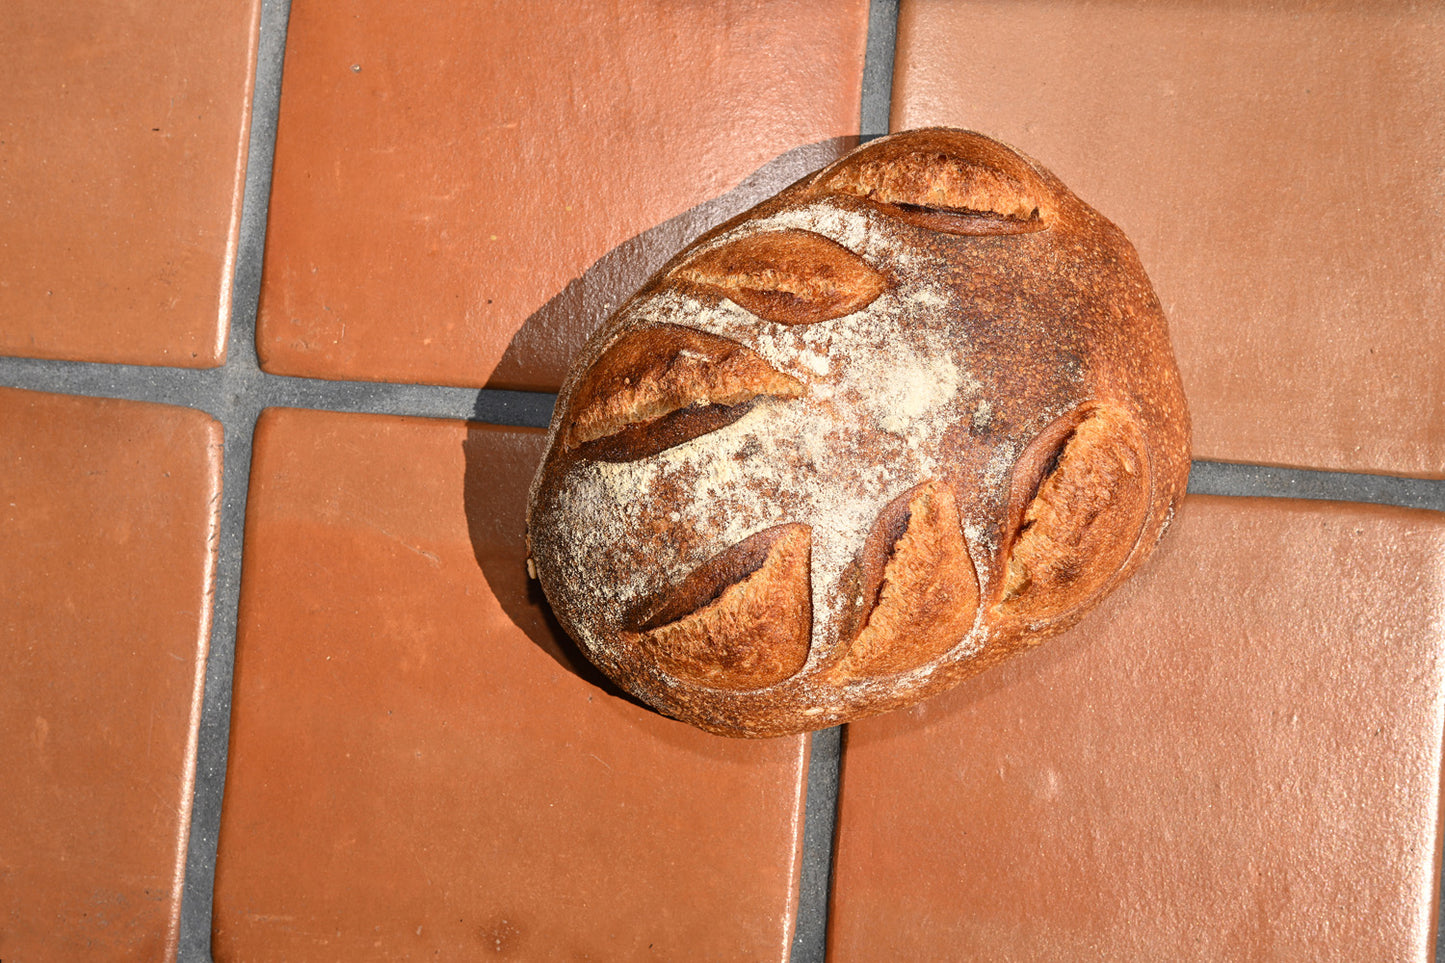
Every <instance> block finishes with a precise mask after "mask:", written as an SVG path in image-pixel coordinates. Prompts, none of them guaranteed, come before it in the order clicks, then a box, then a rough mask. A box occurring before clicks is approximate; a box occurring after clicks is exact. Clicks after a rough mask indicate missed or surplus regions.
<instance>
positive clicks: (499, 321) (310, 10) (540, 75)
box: [257, 0, 868, 391]
mask: <svg viewBox="0 0 1445 963" xmlns="http://www.w3.org/2000/svg"><path fill="white" fill-rule="evenodd" d="M867 17H868V4H867V2H866V0H846V2H844V3H838V4H829V5H826V6H823V7H820V6H819V5H818V4H816V3H809V2H806V0H784V2H780V3H771V4H766V5H760V4H756V3H753V2H741V0H738V2H724V3H715V4H706V5H699V4H682V5H649V4H638V3H622V4H597V3H586V4H574V3H566V2H561V0H548V2H542V3H529V4H525V5H518V4H485V5H461V6H459V5H457V4H452V3H443V2H430V0H429V2H423V3H414V4H402V5H398V4H394V3H387V2H382V0H348V2H344V3H330V2H320V0H295V2H294V3H293V4H292V7H291V20H290V26H289V34H288V42H287V50H286V68H285V78H284V82H283V88H282V95H281V115H280V123H279V128H278V133H277V140H276V160H275V172H274V180H273V187H272V194H271V207H270V224H269V230H268V238H267V248H266V259H265V269H264V275H263V281H262V285H263V287H262V294H261V314H260V325H259V330H258V334H257V347H258V351H259V352H260V355H261V359H262V364H263V367H265V369H266V370H267V371H271V372H275V373H279V374H292V375H306V376H311V377H330V378H349V379H361V380H394V381H417V382H425V383H433V384H448V385H482V384H484V383H487V382H488V380H489V379H490V380H491V383H492V385H493V386H495V387H514V388H529V389H540V390H548V391H551V390H556V388H557V387H558V386H559V385H560V383H561V379H562V376H563V374H564V372H565V367H566V363H567V362H568V360H570V356H571V353H572V351H573V350H575V348H576V346H577V344H578V343H579V341H580V339H581V337H583V336H584V335H585V334H586V333H587V332H588V331H589V330H590V324H588V323H583V322H578V321H575V320H569V318H568V317H567V316H566V315H571V314H575V313H576V310H577V307H578V306H577V305H576V304H575V303H574V304H571V305H569V310H568V311H567V312H562V314H563V315H564V316H562V317H557V316H555V315H556V314H557V312H553V314H552V315H543V316H540V317H534V315H536V314H537V312H539V310H540V309H542V308H543V307H544V306H546V305H547V304H548V302H549V299H552V298H554V296H557V295H559V294H561V293H562V292H563V291H564V289H566V288H567V287H568V285H569V284H571V283H573V282H576V281H577V280H579V279H581V278H582V277H583V275H584V274H585V273H586V272H588V270H589V267H591V266H592V265H593V264H594V262H597V261H598V260H599V259H600V258H603V257H604V256H606V255H609V254H611V255H612V256H613V258H614V260H616V259H620V260H621V261H622V262H624V263H621V264H613V265H610V266H606V267H605V268H604V272H603V273H604V274H607V275H609V276H612V275H616V276H617V278H618V280H616V281H607V280H606V279H605V278H603V279H597V278H594V279H593V280H594V281H598V283H595V284H592V285H590V286H588V288H587V290H585V291H582V292H579V291H577V290H576V289H574V290H573V294H574V295H575V294H585V298H584V300H585V301H586V304H585V305H584V312H585V314H586V318H587V319H591V318H594V317H597V316H601V315H605V314H606V313H608V310H609V309H610V307H611V306H615V304H617V303H620V300H621V299H623V298H625V297H626V296H628V295H630V294H631V293H632V291H633V290H634V289H635V288H636V286H637V284H638V282H640V281H641V280H642V279H644V278H645V277H646V275H647V273H649V271H650V270H651V269H652V268H655V267H656V266H658V265H660V263H661V260H662V259H665V257H667V256H670V255H671V254H673V253H676V251H677V250H679V249H680V248H681V247H682V246H683V245H684V244H685V243H686V242H687V241H689V240H691V238H692V237H693V236H695V235H696V234H697V233H699V232H701V231H702V230H703V229H704V228H705V227H708V226H710V225H711V224H713V223H716V222H717V221H718V220H721V219H723V218H724V217H726V216H728V215H730V214H731V213H734V212H736V211H738V210H741V209H743V208H745V207H747V206H749V205H750V204H751V203H753V202H755V201H757V200H760V199H762V198H764V197H767V196H769V195H771V194H772V193H774V192H776V191H777V190H778V189H780V188H781V187H783V186H785V185H786V184H787V183H788V182H789V181H791V180H792V179H795V178H797V177H798V176H801V175H802V174H803V173H805V172H806V171H809V170H812V169H816V168H817V167H820V166H822V165H823V164H825V163H827V162H828V161H830V160H832V159H834V158H836V157H837V156H838V155H839V153H840V152H841V151H842V150H843V149H844V148H845V147H846V145H845V144H839V143H836V142H835V141H836V139H839V138H848V137H852V136H854V135H856V134H857V132H858V123H859V119H858V118H859V106H858V105H859V91H860V87H861V83H862V73H863V59H864V47H865V40H866V33H867ZM810 145H811V146H810ZM794 151H802V152H803V154H804V155H805V156H802V157H797V156H793V153H792V152H794ZM755 172H757V173H758V174H760V175H761V176H758V177H753V178H752V179H751V181H750V182H749V183H748V184H747V185H746V186H745V188H744V189H742V190H741V192H740V193H736V192H734V193H732V194H731V196H729V197H728V198H727V201H726V203H723V204H721V205H719V204H717V203H715V202H716V201H717V199H719V198H722V197H723V196H724V195H729V193H730V192H733V191H734V187H735V185H738V184H739V182H740V181H743V180H744V179H746V178H749V176H750V175H753V174H754V173H755ZM678 218H680V219H681V220H680V221H679V222H677V223H671V224H669V222H671V221H672V220H673V219H678ZM663 225H667V227H665V229H664V231H663V235H664V236H663V237H660V238H659V237H652V236H649V234H648V232H650V231H653V230H655V229H657V228H658V227H659V226H663ZM618 248H623V250H621V251H618V250H617V249H618ZM619 271H620V274H618V273H617V272H619ZM590 323H595V321H591V322H590ZM518 339H519V340H518ZM509 354H510V356H508V355H509Z"/></svg>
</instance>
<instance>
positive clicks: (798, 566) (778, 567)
mask: <svg viewBox="0 0 1445 963" xmlns="http://www.w3.org/2000/svg"><path fill="white" fill-rule="evenodd" d="M811 550H812V532H811V530H810V529H809V528H808V526H806V525H797V524H792V525H781V526H779V527H777V528H773V529H769V530H767V531H764V532H759V533H758V534H756V535H754V536H752V537H751V538H748V539H745V540H744V541H742V542H739V543H738V544H737V545H735V546H733V547H732V548H730V549H727V550H726V551H724V552H723V553H722V554H721V555H719V556H717V557H715V558H712V559H710V560H709V561H708V562H707V563H706V564H704V565H703V566H702V567H700V568H699V569H698V570H697V571H695V572H693V573H692V575H690V576H689V577H688V578H687V579H685V580H684V581H683V583H682V584H681V585H679V586H678V587H677V588H676V589H675V590H673V591H670V592H668V593H667V594H666V595H665V596H664V597H662V598H660V599H656V600H651V601H649V602H648V603H645V604H644V606H643V608H642V611H644V612H645V611H649V610H651V611H652V614H651V615H650V616H649V617H646V618H641V619H638V620H637V622H638V628H637V629H636V631H628V632H624V633H623V638H624V639H625V640H626V641H628V642H630V643H633V644H636V645H639V646H640V647H641V648H643V649H644V650H646V651H647V652H649V653H651V654H652V656H653V657H654V658H656V659H657V660H658V664H659V665H661V666H662V667H663V668H664V669H666V670H667V671H668V672H669V673H670V674H671V675H673V676H674V677H676V678H679V679H687V680H689V681H692V682H697V683H700V684H703V685H711V686H716V687H718V688H722V689H758V688H762V687H763V686H767V685H772V684H773V683H775V682H781V681H782V680H784V679H786V678H788V677H789V676H791V675H793V674H794V673H796V672H797V671H798V670H799V669H801V668H802V667H803V663H804V662H805V661H807V658H808V639H809V636H810V634H811V628H812V621H813V613H812V606H811V596H810V594H809V591H808V562H809V556H810V552H811Z"/></svg>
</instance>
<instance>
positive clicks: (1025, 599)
mask: <svg viewBox="0 0 1445 963" xmlns="http://www.w3.org/2000/svg"><path fill="white" fill-rule="evenodd" d="M1081 414H1082V418H1081V419H1080V420H1078V421H1077V424H1075V425H1074V426H1073V429H1072V431H1068V425H1067V421H1065V422H1062V427H1063V430H1064V431H1065V432H1067V434H1065V435H1064V436H1063V437H1062V439H1060V437H1059V435H1060V434H1061V432H1060V431H1059V427H1058V426H1057V425H1056V427H1055V428H1053V429H1050V430H1046V431H1045V432H1044V433H1043V434H1042V435H1040V438H1039V440H1038V441H1037V442H1036V443H1035V444H1034V445H1031V446H1030V450H1026V451H1025V452H1024V455H1023V456H1021V457H1020V459H1019V467H1018V468H1016V469H1015V471H1016V474H1015V486H1014V499H1013V500H1014V505H1015V507H1014V510H1013V513H1014V514H1015V516H1016V529H1015V535H1014V537H1013V540H1012V543H1011V544H1010V546H1009V549H1008V553H1007V563H1006V568H1005V570H1004V577H1003V586H1002V590H1001V592H1000V595H999V601H998V603H997V610H998V612H999V614H1000V615H1001V616H1003V617H1005V618H1010V619H1017V620H1019V621H1021V622H1024V623H1025V624H1028V625H1030V626H1041V625H1043V624H1046V623H1048V622H1050V621H1053V620H1055V619H1058V618H1059V617H1061V616H1064V615H1067V614H1069V613H1070V612H1071V611H1073V610H1075V609H1078V608H1079V607H1080V606H1083V605H1085V604H1087V603H1088V602H1089V601H1090V600H1092V599H1093V598H1094V596H1095V595H1097V594H1098V593H1099V592H1100V591H1102V590H1103V589H1104V588H1106V587H1107V586H1108V584H1109V583H1110V582H1111V581H1113V579H1114V577H1115V576H1116V575H1117V574H1118V573H1119V570H1120V569H1121V568H1122V567H1123V566H1124V564H1125V562H1127V561H1128V559H1129V556H1130V555H1131V554H1132V553H1133V551H1134V546H1135V544H1136V543H1137V542H1138V540H1139V533H1140V531H1141V530H1142V529H1143V527H1144V521H1145V518H1146V516H1147V514H1148V512H1149V494H1150V492H1149V476H1148V467H1149V466H1148V456H1147V454H1146V453H1145V448H1144V440H1143V437H1142V436H1141V435H1140V433H1139V426H1138V424H1137V423H1136V422H1135V421H1134V419H1133V418H1131V417H1130V416H1129V414H1128V413H1127V412H1126V411H1124V410H1123V409H1122V408H1118V407H1116V406H1113V405H1099V406H1096V407H1091V408H1089V409H1087V410H1085V411H1083V412H1082V413H1081ZM1073 418H1079V415H1075V416H1073ZM1051 454H1052V456H1053V457H1050V456H1051ZM1030 489H1033V490H1034V492H1035V493H1034V494H1033V495H1032V497H1031V498H1028V494H1029V490H1030ZM1025 498H1027V499H1028V500H1027V506H1026V507H1023V510H1022V512H1019V507H1021V506H1023V505H1024V500H1025Z"/></svg>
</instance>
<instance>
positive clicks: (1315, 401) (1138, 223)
mask: <svg viewBox="0 0 1445 963" xmlns="http://www.w3.org/2000/svg"><path fill="white" fill-rule="evenodd" d="M898 37H899V43H898V53H897V61H896V71H895V81H894V88H893V113H892V118H891V120H892V124H893V126H894V127H895V129H903V128H907V127H916V126H924V125H930V124H950V125H958V126H965V127H972V128H976V129H978V130H980V131H983V132H985V133H988V134H992V135H994V136H996V137H999V138H1000V139H1002V140H1005V141H1008V142H1009V143H1012V144H1014V145H1015V146H1017V147H1019V148H1020V149H1022V150H1024V151H1026V152H1027V153H1029V154H1031V155H1033V156H1034V157H1036V158H1037V159H1038V160H1039V161H1041V162H1042V163H1043V164H1045V165H1046V166H1048V167H1050V168H1051V169H1052V170H1053V171H1054V172H1055V173H1057V174H1058V175H1059V176H1060V177H1061V178H1062V179H1063V180H1064V182H1065V183H1067V184H1068V185H1069V186H1070V187H1072V188H1073V189H1074V190H1075V191H1076V192H1077V193H1078V194H1079V195H1080V196H1081V197H1083V198H1084V199H1085V200H1086V201H1088V202H1089V203H1090V204H1092V205H1094V206H1095V207H1096V208H1097V209H1098V210H1100V211H1101V212H1103V213H1104V214H1105V215H1106V216H1108V217H1109V218H1111V219H1112V220H1114V221H1115V222H1116V223H1118V224H1119V225H1120V227H1122V228H1123V229H1124V231H1125V232H1126V233H1127V234H1128V235H1129V237H1130V238H1132V239H1133V241H1134V243H1135V245H1136V246H1137V247H1138V248H1139V253H1140V255H1141V256H1142V258H1143V260H1144V265H1145V267H1146V268H1147V269H1148V270H1149V273H1150V275H1151V277H1152V278H1153V280H1154V284H1155V288H1156V289H1157V291H1158V293H1159V297H1160V300H1161V301H1162V302H1163V304H1164V308H1165V310H1166V312H1167V313H1168V315H1169V317H1170V320H1171V322H1172V325H1173V331H1174V339H1175V346H1176V349H1177V351H1178V354H1179V362H1180V368H1181V370H1182V372H1183V376H1184V385H1185V389H1186V391H1187V392H1188V394H1189V397H1190V401H1191V402H1192V405H1193V411H1194V444H1195V454H1196V457H1200V458H1206V459H1217V460H1224V461H1241V462H1251V463H1259V464H1276V465H1292V466H1303V467H1310V468H1327V469H1340V470H1348V471H1363V472H1378V473H1394V474H1406V475H1418V476H1430V477H1441V476H1442V475H1445V379H1442V378H1441V377H1440V376H1439V372H1440V371H1441V369H1442V368H1445V336H1442V327H1441V324H1440V304H1441V301H1442V299H1445V268H1442V259H1441V245H1440V238H1441V236H1442V235H1445V206H1442V204H1441V202H1440V198H1441V196H1442V191H1445V175H1442V172H1441V167H1440V163H1439V159H1440V157H1441V156H1442V155H1445V98H1442V97H1440V96H1439V84H1438V83H1435V82H1434V81H1435V80H1436V79H1438V78H1439V77H1441V76H1442V75H1445V9H1442V8H1441V7H1440V6H1439V5H1436V4H1407V3H1403V2H1393V0H1385V2H1382V3H1370V4H1339V3H1329V2H1313V0H1279V2H1272V3H1268V4H1247V3H1214V4H1201V3H1194V2H1185V0H1167V2H1162V3H1149V2H1141V0H1125V2H1121V3H1107V4H1095V3H1087V2H1082V0H1024V2H1019V3H1007V4H997V3H955V2H952V0H924V2H918V0H904V2H903V4H902V8H901V12H900V16H899V32H898Z"/></svg>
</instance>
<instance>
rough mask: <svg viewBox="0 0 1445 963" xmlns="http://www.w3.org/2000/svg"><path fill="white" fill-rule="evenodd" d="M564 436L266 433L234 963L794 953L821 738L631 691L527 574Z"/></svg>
mask: <svg viewBox="0 0 1445 963" xmlns="http://www.w3.org/2000/svg"><path fill="white" fill-rule="evenodd" d="M543 439H544V436H543V434H542V433H541V432H536V431H526V430H504V429H497V428H488V427H483V426H477V425H472V426H468V424H467V423H465V422H460V421H442V420H425V419H414V418H395V417H385V416H372V415H342V414H328V413H322V412H314V411H298V410H287V409H279V410H278V409H271V410H268V411H267V412H266V413H265V414H264V415H263V416H262V419H261V422H260V423H259V425H258V426H257V430H256V436H255V449H254V451H255V455H254V460H253V469H252V478H251V491H250V502H249V509H248V518H247V532H246V561H245V568H244V571H243V581H242V596H241V613H240V622H239V629H238V641H237V650H236V674H235V685H234V702H233V715H232V730H231V751H230V757H229V764H228V772H227V786H226V794H225V798H224V801H223V804H222V815H221V838H220V851H219V855H218V857H217V867H216V897H215V908H214V917H213V919H214V930H213V933H214V937H213V952H214V954H215V957H216V959H217V960H220V961H233V960H265V959H288V960H308V959H317V960H335V959H347V960H367V959H375V960H398V959H408V958H415V959H419V958H432V957H433V956H434V955H436V954H439V955H440V956H441V957H442V958H467V957H469V956H480V955H482V954H487V955H491V954H493V953H501V954H503V955H507V954H510V955H511V956H514V957H516V958H518V959H588V958H590V959H633V958H652V957H655V958H657V959H718V960H723V959H737V960H764V959H773V960H782V959H785V958H786V956H787V952H788V945H789V940H790V938H791V931H792V919H793V914H794V912H795V905H794V904H795V899H796V895H795V890H796V885H797V872H798V869H797V866H798V848H799V843H800V836H801V831H802V813H801V796H802V782H803V774H804V770H805V767H806V744H807V743H806V740H805V739H801V738H792V739H783V740H771V741H762V742H747V741H734V740H727V739H722V738H719V737H715V736H710V735H707V734H705V733H702V732H700V731H697V730H694V729H691V728H689V727H686V726H683V725H681V724H680V723H676V722H673V721H672V720H669V719H666V718H663V717H661V716H659V715H656V714H655V713H652V712H650V711H648V710H645V709H642V708H640V707H638V706H637V705H635V704H633V703H631V702H629V701H627V700H625V699H623V698H620V697H619V696H617V695H616V694H615V693H614V692H613V691H612V690H610V689H609V688H607V687H605V686H604V685H603V684H600V683H599V681H598V680H597V679H596V678H595V677H593V676H591V675H590V674H589V671H588V670H587V669H586V667H585V665H584V664H582V663H581V662H580V657H579V656H577V655H576V653H575V651H574V650H571V649H570V647H569V645H568V644H567V643H564V642H563V641H562V640H561V639H559V638H557V637H556V636H555V635H554V634H553V631H554V630H553V628H552V626H551V625H550V623H549V620H548V617H547V616H546V614H545V609H544V608H543V606H542V603H541V601H540V599H539V598H538V597H537V596H536V595H535V594H531V593H533V592H534V591H535V589H534V587H533V585H532V583H530V582H529V581H528V580H527V578H526V574H525V550H524V547H523V542H522V531H523V512H524V508H525V499H526V490H527V487H528V485H529V483H530V480H531V477H532V473H533V470H534V467H535V465H536V463H537V461H538V460H539V459H540V457H541V454H542V449H543Z"/></svg>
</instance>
